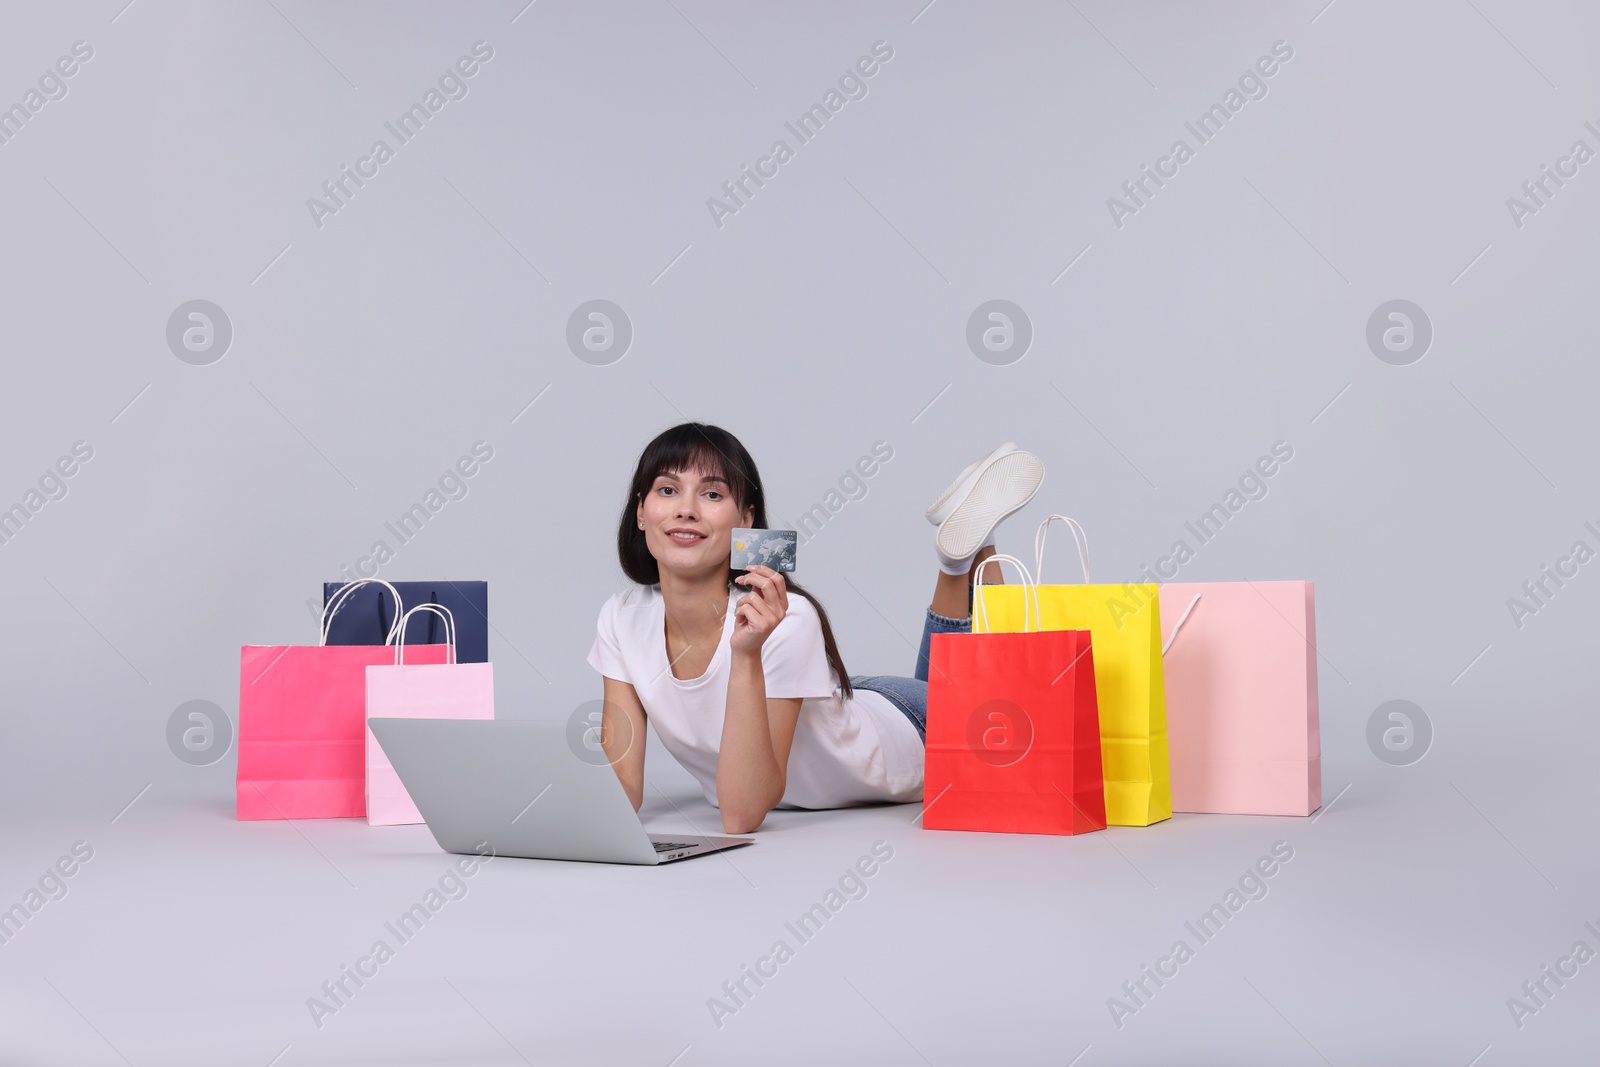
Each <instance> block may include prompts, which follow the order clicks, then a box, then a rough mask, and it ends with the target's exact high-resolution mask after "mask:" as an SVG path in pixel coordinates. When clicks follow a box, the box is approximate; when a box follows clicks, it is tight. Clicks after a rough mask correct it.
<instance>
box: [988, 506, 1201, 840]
mask: <svg viewBox="0 0 1600 1067" xmlns="http://www.w3.org/2000/svg"><path fill="white" fill-rule="evenodd" d="M1056 519H1060V520H1061V521H1062V522H1065V523H1066V524H1067V527H1068V529H1070V530H1071V531H1072V536H1073V539H1074V540H1075V541H1076V542H1077V545H1078V559H1079V562H1080V563H1082V565H1083V580H1084V583H1085V584H1083V585H1042V584H1041V585H1037V586H1035V587H1034V589H1035V590H1036V592H1037V594H1038V603H1039V608H1038V610H1039V615H1040V629H1043V630H1088V631H1089V633H1090V647H1091V648H1093V650H1094V684H1095V697H1096V699H1097V701H1098V702H1099V705H1100V758H1101V763H1102V767H1103V772H1104V776H1105V790H1106V824H1107V825H1108V826H1149V825H1150V824H1151V823H1154V822H1160V821H1161V820H1162V819H1169V818H1171V817H1172V776H1171V770H1170V768H1169V764H1168V757H1167V695H1166V687H1165V683H1164V675H1163V673H1162V669H1161V602H1160V600H1159V599H1158V598H1157V596H1156V586H1155V585H1154V584H1152V583H1138V584H1131V585H1130V584H1124V585H1090V584H1088V582H1089V543H1088V537H1087V535H1085V534H1084V533H1083V528H1082V527H1081V526H1079V525H1078V524H1077V522H1076V521H1075V520H1073V519H1069V518H1067V517H1066V516H1065V515H1051V516H1050V517H1049V518H1047V519H1045V520H1044V522H1042V523H1040V524H1039V531H1038V533H1037V534H1036V535H1035V536H1034V564H1035V568H1034V574H1035V575H1038V574H1040V573H1041V571H1040V569H1041V568H1042V567H1043V566H1044V541H1045V534H1046V532H1047V531H1048V530H1049V527H1050V523H1051V522H1052V521H1054V520H1056ZM1024 611H1025V607H1024V603H1023V599H1022V587H1021V586H1015V585H983V584H974V585H973V604H972V630H973V632H974V633H1016V632H1020V631H1022V630H1024V629H1025V628H1026V621H1025V617H1024Z"/></svg>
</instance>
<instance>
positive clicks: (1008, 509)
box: [934, 452, 1044, 559]
mask: <svg viewBox="0 0 1600 1067" xmlns="http://www.w3.org/2000/svg"><path fill="white" fill-rule="evenodd" d="M1043 482H1044V463H1043V461H1041V460H1040V459H1039V457H1038V456H1035V455H1033V454H1032V453H1031V452H1012V453H1009V454H1007V455H1004V456H1001V457H1000V458H999V459H997V460H995V461H994V463H992V464H990V465H989V467H987V468H986V469H985V470H984V471H983V473H981V474H980V475H978V479H977V481H976V482H975V483H974V484H973V486H972V489H971V490H970V491H969V492H968V493H967V496H966V499H965V500H963V501H961V503H960V504H958V505H957V506H956V509H955V510H954V511H952V512H951V513H950V517H949V518H947V519H945V520H944V522H942V523H940V524H939V532H938V533H937V534H935V535H934V547H935V548H936V549H938V550H939V552H940V553H941V554H942V555H944V556H946V557H947V558H949V559H966V558H967V557H968V556H971V555H974V554H975V553H976V552H977V551H978V549H979V548H981V547H982V546H983V542H984V540H985V539H987V538H988V536H989V533H990V531H992V530H993V529H994V528H995V526H996V524H998V523H999V522H1000V520H1001V519H1003V518H1005V517H1006V516H1007V515H1009V514H1011V513H1012V512H1013V511H1016V510H1017V509H1018V508H1020V507H1022V506H1023V505H1024V504H1026V503H1027V502H1028V501H1030V500H1032V499H1033V494H1035V493H1037V492H1038V491H1039V486H1040V485H1041V484H1042V483H1043Z"/></svg>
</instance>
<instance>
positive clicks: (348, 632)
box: [322, 582, 489, 663]
mask: <svg viewBox="0 0 1600 1067" xmlns="http://www.w3.org/2000/svg"><path fill="white" fill-rule="evenodd" d="M345 584H346V583H344V582H324V583H323V584H322V602H323V604H324V605H326V604H327V603H328V602H329V601H330V600H332V599H333V595H334V594H335V593H337V592H338V591H339V590H340V589H342V588H344V586H345ZM391 584H392V585H393V586H394V587H395V589H396V590H398V591H399V593H400V599H401V600H402V601H404V602H405V606H406V608H407V609H410V608H414V607H416V606H417V605H418V604H438V605H440V606H442V607H446V608H449V609H450V614H451V615H453V616H454V617H455V621H456V661H457V662H458V663H488V662H489V583H488V582H393V583H391ZM395 617H396V612H395V608H394V597H393V596H391V595H390V593H389V590H388V589H387V588H385V587H384V586H383V585H380V584H379V583H377V582H373V583H371V584H369V585H363V586H360V587H358V588H356V589H353V590H351V592H350V594H349V596H347V597H346V598H345V601H344V603H343V604H341V605H339V610H338V611H336V612H334V615H333V618H332V619H331V620H329V622H328V644H330V645H381V644H383V643H384V640H385V639H386V638H387V637H388V635H389V628H390V627H392V626H393V625H394V620H395ZM406 643H407V644H410V645H442V644H444V643H445V635H444V621H443V620H442V619H440V618H439V616H438V615H436V614H434V613H433V612H431V611H430V612H425V613H423V614H422V615H420V616H412V619H411V624H410V627H409V628H408V630H407V635H406Z"/></svg>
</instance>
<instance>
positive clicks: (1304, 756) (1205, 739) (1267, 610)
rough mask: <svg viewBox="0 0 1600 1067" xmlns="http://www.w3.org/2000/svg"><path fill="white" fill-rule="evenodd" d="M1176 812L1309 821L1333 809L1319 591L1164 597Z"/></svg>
mask: <svg viewBox="0 0 1600 1067" xmlns="http://www.w3.org/2000/svg"><path fill="white" fill-rule="evenodd" d="M1159 595H1160V598H1161V622H1162V631H1163V633H1162V646H1163V648H1164V649H1165V650H1166V651H1165V655H1164V656H1163V667H1164V668H1165V671H1166V682H1167V742H1168V746H1169V748H1168V751H1169V753H1170V757H1169V758H1170V760H1171V766H1172V810H1173V811H1192V812H1213V813H1221V814H1230V815H1310V814H1311V813H1312V812H1314V811H1316V810H1317V809H1318V808H1319V807H1321V806H1322V744H1321V737H1320V732H1319V729H1318V723H1317V650H1316V641H1317V620H1316V609H1315V605H1314V601H1313V597H1312V585H1311V583H1310V582H1177V583H1174V584H1171V585H1163V586H1161V587H1160V591H1159Z"/></svg>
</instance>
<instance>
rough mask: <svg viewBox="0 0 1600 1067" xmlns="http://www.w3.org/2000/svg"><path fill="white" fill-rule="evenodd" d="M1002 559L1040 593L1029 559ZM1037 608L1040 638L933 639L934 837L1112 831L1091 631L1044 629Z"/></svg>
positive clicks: (927, 816) (929, 814)
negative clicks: (949, 833)
mask: <svg viewBox="0 0 1600 1067" xmlns="http://www.w3.org/2000/svg"><path fill="white" fill-rule="evenodd" d="M992 558H993V559H994V560H1004V561H1007V562H1010V563H1014V564H1016V566H1017V568H1018V569H1019V570H1021V571H1022V575H1023V583H1024V584H1023V586H1022V587H1019V588H1020V589H1031V588H1032V583H1031V581H1030V580H1029V577H1028V572H1027V568H1026V567H1024V566H1023V565H1022V562H1021V561H1020V560H1017V559H1015V558H1014V557H1011V556H994V557H992ZM980 577H981V576H980ZM1025 603H1026V601H1025ZM1034 607H1035V611H1034V615H1033V628H1032V630H1031V631H1029V632H1021V633H987V632H975V633H967V634H959V633H958V634H934V635H933V637H932V639H931V643H930V650H929V670H928V735H927V754H926V757H925V762H924V777H923V791H922V802H923V809H922V810H923V814H922V825H923V827H924V828H925V829H929V830H987V831H990V832H994V833H1013V834H1079V833H1084V832H1085V831H1089V830H1103V829H1105V825H1106V812H1105V791H1104V786H1103V783H1102V781H1101V776H1100V726H1099V722H1100V719H1099V713H1098V712H1097V710H1096V707H1095V682H1094V679H1095V675H1094V656H1093V654H1092V653H1091V651H1090V646H1089V635H1088V634H1087V633H1084V632H1082V631H1075V630H1053V631H1040V630H1039V628H1038V613H1037V604H1036V603H1035V605H1034ZM1024 625H1025V626H1026V620H1024Z"/></svg>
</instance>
